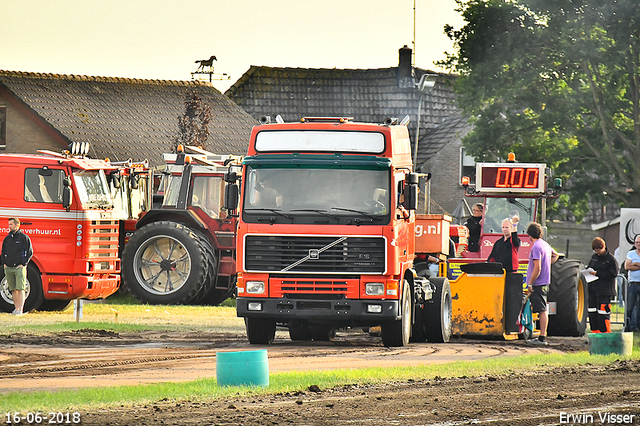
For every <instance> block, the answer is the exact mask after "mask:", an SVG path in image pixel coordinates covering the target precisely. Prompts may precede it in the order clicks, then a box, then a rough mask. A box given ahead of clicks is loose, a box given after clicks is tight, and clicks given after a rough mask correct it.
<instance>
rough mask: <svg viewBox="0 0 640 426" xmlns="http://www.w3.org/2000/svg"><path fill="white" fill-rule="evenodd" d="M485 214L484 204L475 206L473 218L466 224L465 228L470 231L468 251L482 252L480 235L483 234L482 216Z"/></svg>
mask: <svg viewBox="0 0 640 426" xmlns="http://www.w3.org/2000/svg"><path fill="white" fill-rule="evenodd" d="M483 212H484V205H483V204H482V203H477V204H474V205H473V207H471V213H472V214H473V216H471V217H470V218H469V219H467V221H466V222H465V223H464V226H466V227H467V229H469V246H468V247H467V251H471V252H477V251H479V250H480V235H481V234H482V224H483V222H484V221H483V220H482V219H483V217H482V214H483Z"/></svg>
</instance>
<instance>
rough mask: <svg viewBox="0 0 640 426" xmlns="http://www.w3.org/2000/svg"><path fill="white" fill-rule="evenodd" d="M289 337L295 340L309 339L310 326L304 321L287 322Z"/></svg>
mask: <svg viewBox="0 0 640 426" xmlns="http://www.w3.org/2000/svg"><path fill="white" fill-rule="evenodd" d="M289 338H290V339H291V340H293V341H294V342H295V341H298V342H300V341H309V340H311V327H310V326H309V324H307V323H306V322H302V321H291V323H290V324H289Z"/></svg>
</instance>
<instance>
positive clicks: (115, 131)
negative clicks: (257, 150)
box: [0, 70, 255, 165]
mask: <svg viewBox="0 0 640 426" xmlns="http://www.w3.org/2000/svg"><path fill="white" fill-rule="evenodd" d="M2 89H5V90H6V91H8V92H9V93H11V94H12V95H13V96H14V97H15V98H16V99H17V100H18V101H19V102H20V103H21V104H23V105H24V106H26V107H27V109H29V110H31V111H33V112H34V113H35V114H37V116H39V117H40V118H41V119H42V120H44V121H45V122H46V123H47V124H48V125H49V126H50V127H51V128H52V129H53V130H54V131H55V132H57V133H58V134H59V135H60V136H62V138H63V140H66V141H67V142H69V143H70V142H89V143H90V144H91V151H90V156H92V157H96V158H106V157H108V158H110V159H111V160H114V161H123V160H127V159H128V158H133V159H134V160H136V161H138V160H141V159H143V158H147V159H148V160H149V161H150V162H151V163H152V164H154V165H157V164H159V163H161V154H162V153H164V152H168V151H169V150H170V149H171V145H172V142H173V141H174V140H175V138H176V137H177V134H178V117H179V116H181V115H182V114H184V108H185V107H184V102H185V99H186V96H187V95H188V94H190V93H192V92H195V93H196V94H197V95H198V96H199V97H200V98H201V99H202V100H203V101H204V102H205V103H206V104H208V105H209V106H210V107H211V110H212V115H213V118H212V121H211V122H210V124H209V131H210V135H209V139H208V144H207V147H206V148H207V149H208V150H209V151H212V152H215V153H217V154H238V155H240V154H245V153H246V151H247V146H248V141H249V135H250V132H251V127H252V126H253V124H255V121H254V120H253V119H252V118H251V116H249V115H248V114H247V113H246V112H245V111H244V110H242V109H241V108H240V107H238V106H237V105H236V104H234V103H233V102H232V101H231V100H229V99H228V98H227V97H226V96H224V95H223V94H222V93H220V92H219V91H218V90H217V89H215V88H214V87H213V86H212V85H211V84H210V83H206V82H200V81H167V80H142V79H130V78H112V77H92V76H75V75H58V74H43V73H28V72H14V71H2V70H0V90H2ZM62 148H66V146H65V147H62ZM141 157H142V158H141Z"/></svg>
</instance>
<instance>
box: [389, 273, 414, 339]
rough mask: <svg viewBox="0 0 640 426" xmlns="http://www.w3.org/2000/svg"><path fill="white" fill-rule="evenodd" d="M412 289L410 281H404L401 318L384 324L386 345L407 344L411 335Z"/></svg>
mask: <svg viewBox="0 0 640 426" xmlns="http://www.w3.org/2000/svg"><path fill="white" fill-rule="evenodd" d="M412 302H413V301H412V298H411V289H410V288H409V283H408V282H407V280H404V281H403V283H402V299H401V301H400V309H401V310H402V311H401V318H400V319H399V320H397V321H390V322H387V323H384V324H382V327H381V328H382V344H383V345H385V346H391V347H395V346H406V345H408V344H409V338H410V337H411V325H412V324H411V323H412V322H413V321H412V320H411V316H412V312H413V309H412V308H413V307H412Z"/></svg>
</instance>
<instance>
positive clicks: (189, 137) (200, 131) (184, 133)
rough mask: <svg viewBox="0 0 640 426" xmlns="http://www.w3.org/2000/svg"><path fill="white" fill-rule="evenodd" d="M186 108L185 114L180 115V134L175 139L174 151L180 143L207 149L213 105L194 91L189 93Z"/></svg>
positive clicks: (185, 103)
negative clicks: (204, 100) (208, 103)
mask: <svg viewBox="0 0 640 426" xmlns="http://www.w3.org/2000/svg"><path fill="white" fill-rule="evenodd" d="M184 109H185V110H184V114H182V115H179V116H178V136H177V137H176V139H175V141H174V144H173V151H174V152H176V149H177V147H178V145H183V146H186V145H193V146H199V147H201V148H203V149H206V143H207V139H208V138H209V122H210V121H211V117H212V115H211V107H210V106H209V105H207V104H206V103H205V102H203V101H202V99H200V96H198V94H197V93H196V92H195V91H194V92H191V93H188V94H187V96H186V98H185V101H184Z"/></svg>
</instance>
